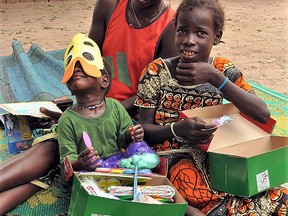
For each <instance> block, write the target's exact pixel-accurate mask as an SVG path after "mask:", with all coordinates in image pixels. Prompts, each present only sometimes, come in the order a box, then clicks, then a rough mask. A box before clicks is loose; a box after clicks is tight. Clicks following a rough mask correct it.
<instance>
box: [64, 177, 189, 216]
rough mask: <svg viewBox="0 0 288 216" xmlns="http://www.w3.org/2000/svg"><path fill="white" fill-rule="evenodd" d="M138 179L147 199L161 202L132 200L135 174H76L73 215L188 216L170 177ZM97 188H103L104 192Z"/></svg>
mask: <svg viewBox="0 0 288 216" xmlns="http://www.w3.org/2000/svg"><path fill="white" fill-rule="evenodd" d="M137 179H138V181H137V182H138V186H139V190H140V191H141V193H142V194H143V196H145V195H146V194H149V196H148V197H150V195H151V197H154V198H155V196H156V197H158V198H160V199H153V201H150V202H149V203H146V202H145V203H143V202H139V201H137V202H136V201H132V200H133V189H132V188H133V187H132V186H133V182H134V179H133V175H132V174H114V173H99V172H87V173H79V172H74V177H73V187H72V194H71V200H70V206H69V215H73V216H86V215H101V216H102V215H105V216H108V215H109V216H110V215H113V216H123V215H125V216H135V215H138V216H147V215H173V216H178V215H179V216H183V215H184V214H185V211H186V207H187V202H186V201H185V200H184V198H183V197H182V196H181V195H180V194H179V193H178V192H177V190H175V189H174V187H173V186H172V184H171V183H170V182H169V180H168V179H167V178H166V177H164V176H160V175H152V176H151V177H145V176H144V177H143V176H138V178H137ZM95 182H96V183H97V186H96V189H95ZM160 186H161V187H160ZM154 187H155V188H154ZM163 187H164V188H163ZM97 188H98V189H99V188H100V191H98V189H97ZM170 192H171V193H172V195H171V194H170ZM165 196H167V198H166V199H165ZM170 197H171V198H170ZM151 199H152V198H151ZM161 201H164V202H161Z"/></svg>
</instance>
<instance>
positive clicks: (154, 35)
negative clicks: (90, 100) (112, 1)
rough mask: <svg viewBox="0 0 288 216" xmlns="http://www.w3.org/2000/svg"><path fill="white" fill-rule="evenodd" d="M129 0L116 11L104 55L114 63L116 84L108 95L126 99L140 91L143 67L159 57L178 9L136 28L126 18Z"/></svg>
mask: <svg viewBox="0 0 288 216" xmlns="http://www.w3.org/2000/svg"><path fill="white" fill-rule="evenodd" d="M127 3H128V0H120V1H119V4H118V5H117V7H116V9H115V11H114V13H113V14H112V16H111V18H110V20H109V23H108V26H107V29H106V34H105V39H104V43H103V46H102V55H103V56H104V57H105V58H106V59H107V60H108V61H109V62H110V63H111V65H112V71H113V74H112V78H113V79H112V86H111V88H110V91H109V93H108V95H107V96H108V97H112V98H115V99H117V100H119V101H122V100H125V99H127V98H129V97H131V96H133V95H135V94H136V92H137V86H138V83H139V78H140V74H141V71H142V70H143V68H144V67H145V66H146V65H147V64H148V63H149V62H151V61H152V60H153V59H154V58H155V53H156V50H157V47H158V44H159V41H160V38H161V35H162V33H163V31H164V29H165V28H166V27H167V26H168V24H169V23H170V22H171V20H172V19H173V17H174V14H175V12H174V11H173V10H172V9H171V7H168V9H167V10H166V11H165V13H163V14H162V15H161V16H160V17H159V18H158V19H157V20H155V21H154V22H153V23H151V25H149V26H147V27H145V28H141V29H136V28H134V27H133V26H131V25H129V24H128V23H127V20H126V10H127V9H126V8H127Z"/></svg>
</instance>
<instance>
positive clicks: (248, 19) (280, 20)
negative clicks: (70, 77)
mask: <svg viewBox="0 0 288 216" xmlns="http://www.w3.org/2000/svg"><path fill="white" fill-rule="evenodd" d="M220 1H221V3H222V4H223V5H224V7H225V11H226V23H225V29H224V35H223V38H222V39H223V41H224V42H225V43H224V44H220V45H218V46H215V47H214V50H213V52H212V53H213V55H221V56H224V57H226V58H228V59H231V60H232V61H234V62H235V64H237V66H238V67H239V68H240V69H241V70H242V72H243V73H244V74H245V76H246V78H248V79H249V80H251V81H254V82H256V83H258V84H261V85H263V86H265V87H268V88H270V89H273V90H275V91H278V92H280V93H283V94H285V95H288V87H287V86H288V64H287V63H288V62H287V61H288V52H287V51H288V24H287V23H288V12H287V11H288V0H278V1H268V0H242V1H235V0H220ZM95 2H96V0H79V1H71V0H70V1H51V2H30V3H14V4H5V3H0V18H1V19H0V56H8V55H11V54H12V46H11V43H12V41H13V40H14V39H17V40H19V41H20V42H21V43H22V45H23V47H24V49H25V50H26V51H28V50H29V48H30V46H31V45H32V43H34V44H37V45H38V46H40V47H41V48H42V49H43V50H44V51H52V50H58V49H64V48H65V47H66V46H67V45H68V43H69V41H70V40H71V38H72V37H73V35H74V34H76V33H78V32H82V33H85V34H87V33H88V31H89V28H90V23H91V18H92V12H93V8H94V5H95ZM167 2H169V3H170V4H171V6H172V7H173V8H174V9H175V8H176V7H177V5H178V4H179V0H167Z"/></svg>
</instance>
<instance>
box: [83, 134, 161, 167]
mask: <svg viewBox="0 0 288 216" xmlns="http://www.w3.org/2000/svg"><path fill="white" fill-rule="evenodd" d="M83 140H84V142H85V144H86V146H87V147H88V148H89V147H91V146H92V143H91V140H90V138H89V136H88V134H87V133H86V132H85V131H84V132H83ZM159 161H160V160H159V157H158V155H157V154H156V152H155V151H153V150H152V149H151V148H150V147H149V146H148V145H147V143H146V142H145V141H140V142H132V143H130V145H129V146H128V148H127V149H126V151H125V152H122V151H120V152H119V153H117V154H115V155H112V156H110V157H108V158H106V159H98V160H97V161H96V162H95V163H99V164H100V165H99V167H104V168H116V167H120V168H129V169H134V168H135V165H136V164H137V165H138V168H139V169H152V168H155V167H156V166H157V165H158V164H159Z"/></svg>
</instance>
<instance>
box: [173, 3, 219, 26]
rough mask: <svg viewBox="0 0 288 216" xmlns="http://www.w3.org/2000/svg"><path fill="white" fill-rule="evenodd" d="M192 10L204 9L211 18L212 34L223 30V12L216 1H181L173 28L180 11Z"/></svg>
mask: <svg viewBox="0 0 288 216" xmlns="http://www.w3.org/2000/svg"><path fill="white" fill-rule="evenodd" d="M194 8H206V9H208V10H209V11H210V12H211V15H212V17H213V21H214V23H213V25H214V32H219V31H222V30H223V28H224V10H223V7H222V6H221V4H220V3H219V1H218V0H183V1H182V2H181V4H180V5H179V7H178V9H177V11H176V19H175V20H176V21H175V26H177V20H178V16H179V13H180V12H181V11H191V10H193V9H194Z"/></svg>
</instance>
